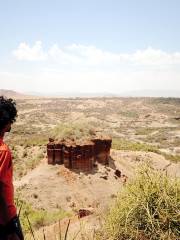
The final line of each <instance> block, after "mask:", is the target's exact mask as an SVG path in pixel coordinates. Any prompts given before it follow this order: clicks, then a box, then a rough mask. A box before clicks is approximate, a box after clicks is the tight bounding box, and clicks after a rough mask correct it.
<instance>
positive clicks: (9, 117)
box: [0, 96, 24, 240]
mask: <svg viewBox="0 0 180 240" xmlns="http://www.w3.org/2000/svg"><path fill="white" fill-rule="evenodd" d="M16 117H17V109H16V102H15V101H14V100H13V99H11V98H6V97H3V96H0V240H23V239H24V237H23V232H22V228H21V224H20V221H19V217H18V215H17V210H16V206H15V204H14V189H13V166H12V155H11V151H10V149H9V147H8V145H7V144H5V143H4V140H3V138H4V135H5V133H6V132H10V130H11V125H12V124H13V123H14V122H15V121H16Z"/></svg>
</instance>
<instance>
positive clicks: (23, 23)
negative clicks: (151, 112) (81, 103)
mask: <svg viewBox="0 0 180 240" xmlns="http://www.w3.org/2000/svg"><path fill="white" fill-rule="evenodd" d="M179 11H180V1H179V0H151V1H149V0H126V1H125V0H66V1H61V0H57V1H55V0H51V1H50V0H43V1H42V0H36V1H35V0H31V1H24V0H16V1H13V0H6V1H4V0H0V89H12V90H16V91H20V92H42V93H55V92H67V93H68V92H76V93H77V92H79V93H83V92H87V93H96V92H97V93H99V92H102V93H114V94H118V93H123V92H127V91H137V90H144V89H145V90H147V89H150V90H164V91H169V90H176V91H180V44H179V43H180V31H179V26H180V14H179Z"/></svg>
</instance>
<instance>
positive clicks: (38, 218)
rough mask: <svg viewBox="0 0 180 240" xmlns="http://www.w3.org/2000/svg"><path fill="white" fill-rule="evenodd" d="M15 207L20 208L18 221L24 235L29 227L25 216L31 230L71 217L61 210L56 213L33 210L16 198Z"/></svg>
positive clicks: (28, 230)
mask: <svg viewBox="0 0 180 240" xmlns="http://www.w3.org/2000/svg"><path fill="white" fill-rule="evenodd" d="M37 197H38V196H37ZM16 205H17V207H18V208H21V206H22V208H21V212H20V220H21V223H22V228H23V231H24V232H25V233H28V232H30V226H29V223H28V220H27V216H28V219H29V221H30V224H31V227H32V229H33V230H35V229H38V228H40V227H43V226H46V225H49V224H51V223H54V222H56V221H59V220H61V219H63V218H65V217H68V216H71V214H70V213H68V212H66V211H64V210H63V209H61V208H59V209H58V210H56V211H47V210H44V209H35V208H33V207H32V206H31V205H30V204H29V203H27V202H25V201H23V200H19V199H18V198H16Z"/></svg>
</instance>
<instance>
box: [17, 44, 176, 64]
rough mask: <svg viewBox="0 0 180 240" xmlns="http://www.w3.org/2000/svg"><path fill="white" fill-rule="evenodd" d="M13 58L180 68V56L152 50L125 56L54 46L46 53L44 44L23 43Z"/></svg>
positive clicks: (96, 49)
mask: <svg viewBox="0 0 180 240" xmlns="http://www.w3.org/2000/svg"><path fill="white" fill-rule="evenodd" d="M13 54H14V56H15V57H16V58H17V59H18V60H26V61H41V60H48V61H53V62H57V63H59V64H63V65H64V64H65V65H68V64H75V65H81V66H82V65H83V66H100V65H104V66H112V65H114V64H115V65H121V64H131V65H144V66H158V67H161V66H164V65H173V64H180V52H175V53H167V52H165V51H162V50H160V49H154V48H152V47H148V48H146V49H143V50H137V51H135V52H132V53H126V54H124V53H123V54H122V53H113V52H110V51H105V50H102V49H98V48H96V47H95V46H85V45H81V44H72V45H69V46H65V47H63V48H60V47H59V46H58V45H57V44H54V45H53V46H51V47H50V48H49V49H48V50H47V51H44V50H43V48H42V43H41V42H40V41H37V42H35V44H34V46H32V47H30V46H29V45H28V44H27V43H20V45H19V46H18V48H17V49H16V50H14V51H13Z"/></svg>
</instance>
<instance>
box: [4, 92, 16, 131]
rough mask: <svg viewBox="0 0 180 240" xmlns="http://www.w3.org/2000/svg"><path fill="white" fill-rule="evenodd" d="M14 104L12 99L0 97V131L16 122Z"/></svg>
mask: <svg viewBox="0 0 180 240" xmlns="http://www.w3.org/2000/svg"><path fill="white" fill-rule="evenodd" d="M16 117H17V109H16V102H15V101H14V100H13V99H12V98H6V97H4V96H0V131H2V129H3V128H4V127H5V126H6V125H7V124H9V123H13V122H15V121H16Z"/></svg>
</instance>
